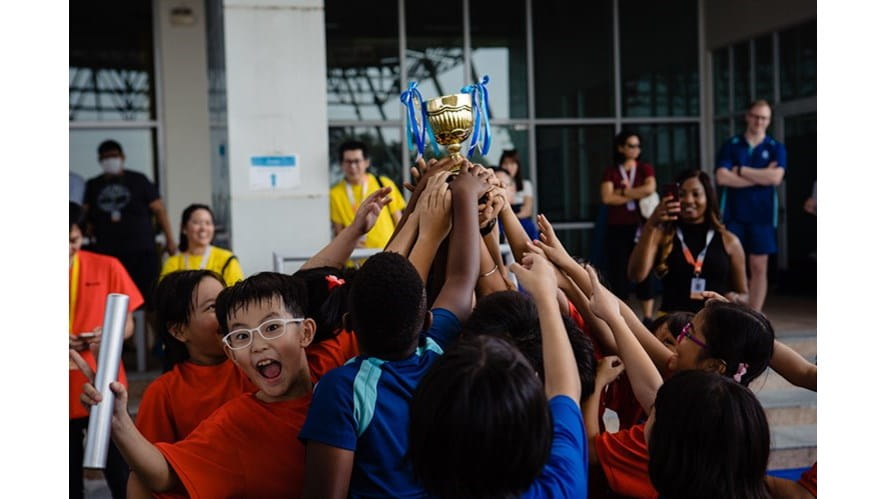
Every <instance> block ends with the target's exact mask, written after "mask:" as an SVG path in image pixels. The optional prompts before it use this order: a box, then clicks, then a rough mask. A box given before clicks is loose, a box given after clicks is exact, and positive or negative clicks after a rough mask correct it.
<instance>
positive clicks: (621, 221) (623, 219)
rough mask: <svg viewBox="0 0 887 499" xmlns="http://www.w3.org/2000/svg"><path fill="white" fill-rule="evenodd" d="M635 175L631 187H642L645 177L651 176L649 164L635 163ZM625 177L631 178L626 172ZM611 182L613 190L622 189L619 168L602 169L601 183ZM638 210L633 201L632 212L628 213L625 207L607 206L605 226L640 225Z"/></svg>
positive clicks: (651, 170)
mask: <svg viewBox="0 0 887 499" xmlns="http://www.w3.org/2000/svg"><path fill="white" fill-rule="evenodd" d="M635 168H637V173H636V174H635V175H634V182H633V183H632V184H631V187H637V186H639V185H643V184H644V181H645V180H647V177H652V176H653V166H652V165H650V164H649V163H640V162H638V163H637V166H635ZM625 173H626V175H627V176H628V177H629V178H631V172H630V171H626V172H625ZM604 182H613V190H614V191H618V190H619V189H620V188H621V187H622V175H620V174H619V167H616V166H611V167H609V168H606V169H604V178H603V180H601V183H604ZM640 213H641V212H640V209H639V208H638V206H637V201H635V208H634V211H629V210H628V208H626V205H624V204H623V205H618V206H612V205H610V206H607V224H608V225H631V226H636V225H640V223H641V214H640Z"/></svg>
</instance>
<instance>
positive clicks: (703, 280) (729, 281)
mask: <svg viewBox="0 0 887 499" xmlns="http://www.w3.org/2000/svg"><path fill="white" fill-rule="evenodd" d="M676 185H677V187H676V188H677V193H676V195H675V194H674V193H672V192H669V191H666V194H665V195H664V196H663V198H662V201H661V202H660V203H659V206H657V207H656V210H655V211H654V212H653V214H652V215H651V216H650V218H649V219H648V220H647V222H646V223H645V224H644V228H643V231H642V232H641V238H640V240H639V241H638V244H637V246H635V248H634V250H633V251H632V252H631V257H630V258H629V261H628V275H629V278H630V279H631V280H632V281H635V282H639V281H642V280H644V279H646V278H648V277H649V275H650V273H651V271H653V270H654V268H655V272H656V274H657V275H658V276H659V277H660V278H661V279H662V305H661V306H660V313H671V312H677V311H685V312H698V311H699V310H700V309H702V306H703V305H704V304H705V300H704V298H703V296H702V291H716V292H718V293H720V294H722V295H724V296H726V297H727V298H728V299H730V300H731V301H734V302H738V303H746V301H747V300H748V279H747V277H746V274H745V252H744V251H743V250H742V244H741V243H740V242H739V238H737V237H736V236H735V235H734V234H732V233H731V232H729V231H728V230H727V229H726V228H724V224H723V223H721V217H720V214H719V213H718V203H717V197H716V195H715V191H714V187H713V184H712V182H711V179H710V178H709V176H708V175H707V174H706V173H705V172H703V171H701V170H686V171H684V172H682V173H681V174H679V175H678V177H677V181H676Z"/></svg>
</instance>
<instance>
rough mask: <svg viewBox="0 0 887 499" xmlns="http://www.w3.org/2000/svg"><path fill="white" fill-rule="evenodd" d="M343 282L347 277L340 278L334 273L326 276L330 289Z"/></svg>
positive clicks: (327, 286)
mask: <svg viewBox="0 0 887 499" xmlns="http://www.w3.org/2000/svg"><path fill="white" fill-rule="evenodd" d="M343 284H345V279H340V278H338V277H336V276H334V275H328V276H326V288H327V290H328V291H332V290H334V289H336V288H338V287H339V286H341V285H343Z"/></svg>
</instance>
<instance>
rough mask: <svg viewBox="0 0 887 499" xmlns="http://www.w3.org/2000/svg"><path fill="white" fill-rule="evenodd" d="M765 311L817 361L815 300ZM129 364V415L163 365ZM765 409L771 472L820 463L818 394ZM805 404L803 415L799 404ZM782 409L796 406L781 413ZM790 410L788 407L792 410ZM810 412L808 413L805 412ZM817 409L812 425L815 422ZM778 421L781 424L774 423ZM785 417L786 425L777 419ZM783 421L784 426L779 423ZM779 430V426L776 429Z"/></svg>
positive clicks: (768, 401)
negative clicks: (768, 420)
mask: <svg viewBox="0 0 887 499" xmlns="http://www.w3.org/2000/svg"><path fill="white" fill-rule="evenodd" d="M764 313H765V314H766V315H767V317H768V318H769V319H770V321H771V323H772V324H773V329H774V330H775V331H776V336H777V338H779V339H780V340H781V341H784V342H786V343H787V344H789V345H790V346H792V347H793V348H796V349H797V350H798V351H799V352H800V353H801V354H802V355H804V356H805V357H807V358H809V359H810V360H814V361H815V356H816V299H815V298H812V297H803V296H801V297H798V296H785V295H782V296H771V297H768V298H767V303H766V305H765V306H764ZM124 364H125V365H126V367H127V375H128V377H129V380H130V398H129V402H130V411H131V412H132V413H135V411H136V410H137V409H138V404H139V402H140V401H141V397H142V393H143V392H144V390H145V387H146V386H147V385H148V384H149V383H150V382H151V381H152V380H153V379H154V378H155V377H157V376H158V375H159V374H160V364H159V362H158V361H157V360H156V359H154V358H153V357H150V358H149V361H148V371H147V372H145V373H138V372H136V371H135V367H134V366H135V365H136V363H135V352H134V349H132V348H130V347H129V346H127V348H126V351H125V352H124ZM753 389H754V391H755V392H756V393H758V396H759V398H760V399H761V401H762V403H763V404H764V406H765V407H767V408H768V416H769V417H770V418H771V426H773V428H772V430H773V431H771V433H772V440H773V442H772V444H773V445H772V446H773V448H774V451H773V456H771V466H770V468H771V469H782V468H789V467H799V466H809V465H810V464H812V463H813V461H814V460H815V459H816V422H815V413H816V394H815V393H812V392H808V391H806V390H802V389H795V388H793V387H791V385H789V384H788V382H786V381H785V380H783V379H782V378H781V377H780V376H778V375H777V374H775V373H773V372H770V373H768V374H767V375H765V376H762V382H761V383H759V384H757V386H754V387H753ZM799 405H800V406H801V407H802V409H800V411H801V412H800V413H799V412H798V411H799V409H798V407H797V406H799ZM780 407H785V408H791V409H790V412H788V413H784V412H780ZM787 410H788V409H787ZM804 411H806V412H804ZM810 411H812V421H813V422H812V424H811V423H810V418H811V416H810ZM774 418H777V420H774ZM778 418H783V419H785V421H781V420H778ZM780 423H783V424H780ZM775 424H776V425H778V426H774V425H775ZM811 439H812V448H811ZM86 489H87V494H86V497H87V498H88V499H111V494H110V491H109V490H108V487H107V485H106V483H105V481H104V479H103V478H102V477H101V474H100V473H92V474H88V475H87V480H86Z"/></svg>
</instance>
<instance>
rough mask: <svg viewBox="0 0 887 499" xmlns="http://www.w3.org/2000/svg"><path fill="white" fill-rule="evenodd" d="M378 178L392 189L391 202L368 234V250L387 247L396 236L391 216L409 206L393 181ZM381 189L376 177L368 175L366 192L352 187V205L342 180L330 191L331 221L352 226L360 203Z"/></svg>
mask: <svg viewBox="0 0 887 499" xmlns="http://www.w3.org/2000/svg"><path fill="white" fill-rule="evenodd" d="M378 178H379V180H380V181H381V182H382V185H383V186H385V187H391V202H390V203H388V206H386V207H385V209H384V210H382V213H380V214H379V219H378V220H377V221H376V225H374V226H373V228H372V229H371V230H370V231H369V233H368V234H367V240H366V247H367V248H384V247H385V245H386V244H387V243H388V239H390V238H391V235H392V234H394V227H395V226H394V218H392V216H391V214H392V213H395V212H398V211H403V209H404V208H406V205H407V204H406V202H405V201H404V200H403V196H401V195H400V190H399V189H398V188H397V186H396V185H394V182H392V181H391V179H389V178H388V177H378ZM379 189H381V187H380V186H379V184H378V182H376V176H374V175H370V174H367V176H366V192H362V191H364V189H363V188H362V187H361V186H351V193H352V196H353V197H354V204H353V205H352V202H351V200H349V199H348V191H347V187H346V185H345V181H344V180H342V181H341V182H339V183H338V184H336V185H335V186H333V188H332V189H330V219H332V221H333V222H334V223H337V224H341V225H343V226H346V227H347V226H348V225H351V223H352V222H354V214H355V213H356V212H357V208H358V207H359V206H360V203H361V202H362V201H363V200H364V199H365V198H366V197H367V196H369V195H370V194H372V193H374V192H376V191H377V190H379Z"/></svg>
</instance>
